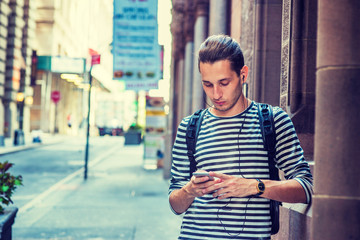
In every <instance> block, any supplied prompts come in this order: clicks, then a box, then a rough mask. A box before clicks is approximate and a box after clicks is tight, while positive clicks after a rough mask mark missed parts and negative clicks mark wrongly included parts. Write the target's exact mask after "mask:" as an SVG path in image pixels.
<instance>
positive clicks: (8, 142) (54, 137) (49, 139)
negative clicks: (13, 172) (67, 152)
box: [0, 133, 70, 155]
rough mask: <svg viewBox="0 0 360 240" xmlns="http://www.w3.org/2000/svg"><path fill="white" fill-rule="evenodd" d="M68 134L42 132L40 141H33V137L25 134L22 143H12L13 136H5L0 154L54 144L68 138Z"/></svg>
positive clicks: (0, 147)
mask: <svg viewBox="0 0 360 240" xmlns="http://www.w3.org/2000/svg"><path fill="white" fill-rule="evenodd" d="M69 137H70V136H66V135H59V134H49V133H43V134H42V136H41V140H42V142H41V143H33V139H32V137H31V136H25V139H24V142H25V144H24V145H14V139H13V138H5V141H4V144H5V145H4V146H0V155H4V154H8V153H13V152H17V151H22V150H26V149H30V148H34V147H40V146H44V145H48V144H55V143H57V142H60V141H65V139H66V138H69Z"/></svg>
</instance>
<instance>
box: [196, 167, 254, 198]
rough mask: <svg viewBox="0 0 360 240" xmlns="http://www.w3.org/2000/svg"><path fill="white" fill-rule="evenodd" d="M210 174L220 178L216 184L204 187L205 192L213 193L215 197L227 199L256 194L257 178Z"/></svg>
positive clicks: (203, 191)
mask: <svg viewBox="0 0 360 240" xmlns="http://www.w3.org/2000/svg"><path fill="white" fill-rule="evenodd" d="M210 176H213V177H215V178H216V179H219V180H220V181H218V182H216V183H215V184H212V185H209V186H206V187H205V189H202V193H203V194H207V193H211V192H214V193H213V197H214V198H218V199H225V198H229V197H246V196H250V195H253V194H256V193H257V192H256V184H257V181H256V180H255V179H246V178H240V177H234V176H230V175H226V174H222V173H216V172H210Z"/></svg>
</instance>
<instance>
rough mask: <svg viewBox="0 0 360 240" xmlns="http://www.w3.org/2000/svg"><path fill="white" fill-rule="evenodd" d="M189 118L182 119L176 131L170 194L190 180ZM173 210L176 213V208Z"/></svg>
mask: <svg viewBox="0 0 360 240" xmlns="http://www.w3.org/2000/svg"><path fill="white" fill-rule="evenodd" d="M189 119H190V117H186V118H184V119H183V120H182V121H181V123H180V125H179V127H178V130H177V133H176V138H175V142H174V146H173V149H172V167H171V175H172V177H171V180H170V186H169V192H168V195H169V196H170V194H171V193H172V192H173V191H174V190H176V189H180V188H182V187H183V186H184V185H185V184H186V183H187V182H189V181H190V161H189V158H188V156H187V147H186V128H187V125H188V122H189ZM170 207H171V205H170ZM172 210H173V209H172ZM173 212H174V213H176V212H175V211H174V210H173ZM176 214H177V213H176Z"/></svg>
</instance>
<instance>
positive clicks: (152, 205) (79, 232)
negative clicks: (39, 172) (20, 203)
mask: <svg viewBox="0 0 360 240" xmlns="http://www.w3.org/2000/svg"><path fill="white" fill-rule="evenodd" d="M119 152H120V154H119ZM142 156H143V146H142V145H135V146H123V145H122V146H115V147H114V148H113V149H112V150H111V151H109V152H108V153H107V154H106V156H102V158H101V159H99V160H97V161H95V162H91V163H90V164H91V165H90V168H89V175H88V179H87V180H84V179H83V174H82V173H83V170H82V169H81V170H79V171H78V172H75V173H74V174H72V175H71V176H69V177H67V178H66V179H64V180H63V181H60V182H59V184H57V185H56V186H53V187H52V189H51V190H50V192H48V193H47V194H45V195H46V197H41V196H39V197H37V199H34V200H32V201H31V202H30V203H29V204H28V205H27V206H24V207H22V208H21V209H19V212H18V214H17V217H16V219H15V224H14V225H13V239H14V240H29V239H58V240H65V239H66V240H75V239H76V240H85V239H92V240H95V239H96V240H102V239H104V240H105V239H106V240H115V239H116V240H123V239H124V240H143V239H147V240H152V239H153V240H172V239H177V236H178V232H179V229H180V223H181V218H180V217H179V216H175V215H174V214H173V213H172V212H171V210H170V208H169V203H168V196H167V190H168V181H167V180H164V179H163V177H162V170H145V169H144V168H143V167H142V161H143V159H142Z"/></svg>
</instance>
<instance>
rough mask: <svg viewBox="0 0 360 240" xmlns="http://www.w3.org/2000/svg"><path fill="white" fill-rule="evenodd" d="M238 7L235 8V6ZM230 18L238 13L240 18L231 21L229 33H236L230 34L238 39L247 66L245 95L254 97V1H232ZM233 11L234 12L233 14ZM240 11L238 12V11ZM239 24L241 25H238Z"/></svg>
mask: <svg viewBox="0 0 360 240" xmlns="http://www.w3.org/2000/svg"><path fill="white" fill-rule="evenodd" d="M236 6H237V7H238V9H236V8H235V7H236ZM231 11H232V19H234V18H235V19H237V20H238V18H236V14H238V15H240V17H241V20H240V22H239V23H237V22H231V33H232V34H233V33H234V32H235V33H236V34H237V35H234V36H233V35H232V36H233V37H236V38H237V39H239V42H240V46H241V49H242V51H243V54H244V60H245V65H247V66H248V67H249V74H248V78H247V84H246V85H247V89H248V90H249V91H248V93H247V96H248V97H249V98H251V99H254V71H253V70H254V69H255V67H254V55H255V54H254V51H255V47H254V46H255V43H254V41H255V4H254V1H244V0H240V3H239V2H237V0H236V4H235V3H234V1H233V2H232V6H231ZM234 12H236V13H235V14H234ZM239 12H240V13H239ZM240 24H241V26H240ZM236 25H238V28H239V30H237V31H235V30H234V27H236Z"/></svg>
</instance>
